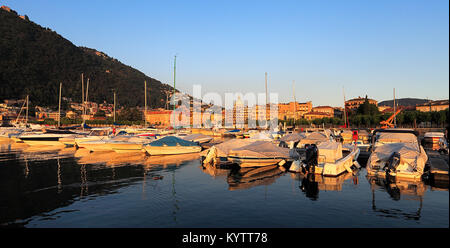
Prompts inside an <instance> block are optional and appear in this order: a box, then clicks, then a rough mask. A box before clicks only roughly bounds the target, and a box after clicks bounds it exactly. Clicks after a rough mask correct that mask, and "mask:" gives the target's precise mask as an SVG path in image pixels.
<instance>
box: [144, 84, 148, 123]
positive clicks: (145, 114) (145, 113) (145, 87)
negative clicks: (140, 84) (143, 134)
mask: <svg viewBox="0 0 450 248" xmlns="http://www.w3.org/2000/svg"><path fill="white" fill-rule="evenodd" d="M144 100H145V107H144V123H145V124H144V127H147V81H144Z"/></svg>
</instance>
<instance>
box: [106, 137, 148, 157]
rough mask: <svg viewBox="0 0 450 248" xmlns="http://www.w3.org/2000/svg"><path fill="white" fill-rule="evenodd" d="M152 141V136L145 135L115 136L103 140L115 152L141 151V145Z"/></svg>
mask: <svg viewBox="0 0 450 248" xmlns="http://www.w3.org/2000/svg"><path fill="white" fill-rule="evenodd" d="M152 141H154V139H153V138H150V137H146V136H124V135H122V136H116V137H114V138H111V139H109V140H105V142H106V145H107V146H109V147H110V148H111V150H113V151H115V152H117V153H130V152H141V151H142V145H144V144H147V143H150V142H152Z"/></svg>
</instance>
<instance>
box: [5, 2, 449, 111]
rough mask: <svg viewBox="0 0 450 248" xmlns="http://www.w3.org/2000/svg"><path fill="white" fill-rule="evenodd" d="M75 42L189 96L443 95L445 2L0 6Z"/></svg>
mask: <svg viewBox="0 0 450 248" xmlns="http://www.w3.org/2000/svg"><path fill="white" fill-rule="evenodd" d="M0 5H7V6H9V7H11V8H13V9H15V10H16V11H17V12H18V13H19V14H21V15H24V14H26V15H28V16H29V18H30V19H31V20H32V21H34V22H36V23H38V24H40V25H41V26H44V27H49V28H51V29H52V30H54V31H56V32H58V33H59V34H61V35H62V36H64V37H65V38H67V39H69V40H70V41H72V42H73V43H74V44H75V45H77V46H86V47H90V48H95V49H97V50H100V51H103V52H105V53H106V54H108V55H109V56H111V57H114V58H117V59H118V60H120V61H121V62H123V63H124V64H127V65H130V66H132V67H134V68H137V69H139V70H140V71H142V72H144V73H145V74H147V75H148V76H150V77H153V78H156V79H158V80H160V81H161V82H163V83H169V84H173V56H174V55H175V54H178V56H177V88H179V89H181V90H182V91H185V92H188V93H191V91H192V84H201V85H202V87H203V92H205V91H208V92H210V91H215V92H218V93H220V94H223V93H225V92H238V91H239V92H242V93H246V92H259V93H261V92H264V73H265V72H268V75H269V80H268V81H269V83H268V85H269V90H270V91H271V92H278V93H279V94H280V97H279V100H280V101H286V102H287V101H292V99H293V94H292V93H293V92H292V81H293V80H295V89H296V90H295V94H296V98H297V100H298V101H302V102H303V101H308V100H311V101H312V102H313V105H314V106H317V105H331V106H343V96H342V87H343V86H344V87H345V95H346V98H347V99H349V98H353V97H357V96H365V95H366V94H368V96H369V97H370V98H374V99H376V100H378V101H382V100H387V99H392V95H393V88H394V87H395V88H396V97H397V98H403V97H417V98H427V97H428V98H430V99H448V98H449V95H448V92H449V69H448V68H449V2H448V0H443V1H440V0H430V1H424V0H421V1H414V0H405V1H399V0H393V1H360V0H357V1H347V0H341V1H128V2H126V1H112V0H110V1H106V0H105V1H99V0H98V1H84V0H82V1H70V2H69V1H56V0H55V1H34V0H11V1H0Z"/></svg>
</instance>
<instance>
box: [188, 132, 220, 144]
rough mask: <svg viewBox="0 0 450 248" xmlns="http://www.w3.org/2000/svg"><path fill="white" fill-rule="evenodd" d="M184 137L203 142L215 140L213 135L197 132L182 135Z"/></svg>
mask: <svg viewBox="0 0 450 248" xmlns="http://www.w3.org/2000/svg"><path fill="white" fill-rule="evenodd" d="M182 139H184V140H188V141H191V142H197V143H199V144H202V143H207V142H210V141H211V140H213V137H211V136H208V135H204V134H201V133H195V134H190V135H187V136H185V137H182Z"/></svg>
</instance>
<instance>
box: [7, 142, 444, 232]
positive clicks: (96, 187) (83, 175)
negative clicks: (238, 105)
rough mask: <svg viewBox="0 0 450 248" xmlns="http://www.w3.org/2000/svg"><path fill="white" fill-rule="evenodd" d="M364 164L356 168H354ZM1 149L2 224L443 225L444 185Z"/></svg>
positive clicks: (196, 161) (182, 158)
mask: <svg viewBox="0 0 450 248" xmlns="http://www.w3.org/2000/svg"><path fill="white" fill-rule="evenodd" d="M361 162H363V161H361ZM366 176H367V172H366V171H365V169H364V168H362V169H361V170H360V171H359V172H358V173H357V174H356V175H355V176H353V175H352V174H345V175H341V176H340V177H337V178H322V177H319V176H316V177H306V178H305V177H304V176H301V175H299V174H293V173H289V172H283V171H281V170H280V169H278V168H274V167H267V168H259V169H256V170H255V169H253V170H251V169H246V170H243V169H241V170H236V169H234V170H225V169H213V168H203V167H202V166H201V163H200V158H199V156H198V155H195V154H194V155H177V156H166V157H146V156H145V155H143V154H132V155H126V154H125V155H124V154H116V153H114V152H109V153H108V152H107V153H90V154H88V153H87V152H85V151H84V150H76V149H75V148H64V149H55V150H51V151H49V150H43V149H38V148H33V147H28V146H26V145H24V144H15V143H12V144H8V143H3V144H1V145H0V226H18V227H446V228H448V227H449V192H448V183H447V184H446V185H427V184H425V183H423V182H419V183H411V182H404V181H397V182H395V183H387V182H385V181H384V180H375V179H371V178H367V177H366Z"/></svg>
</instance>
